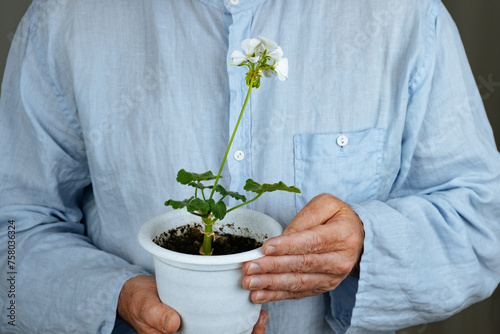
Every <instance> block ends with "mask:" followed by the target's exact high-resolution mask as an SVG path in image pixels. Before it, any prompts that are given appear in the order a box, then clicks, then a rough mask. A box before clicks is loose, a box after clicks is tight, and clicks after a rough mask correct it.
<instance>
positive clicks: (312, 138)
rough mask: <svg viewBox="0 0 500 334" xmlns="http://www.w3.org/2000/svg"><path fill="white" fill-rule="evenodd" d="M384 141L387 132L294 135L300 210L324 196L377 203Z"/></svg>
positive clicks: (366, 131) (372, 130) (297, 197)
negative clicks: (373, 200)
mask: <svg viewBox="0 0 500 334" xmlns="http://www.w3.org/2000/svg"><path fill="white" fill-rule="evenodd" d="M384 138H385V130H384V129H369V130H364V131H359V132H343V133H327V134H309V133H306V134H297V135H295V136H294V153H295V184H296V186H297V187H298V188H299V189H300V190H301V191H302V193H301V194H297V195H296V201H297V203H296V204H297V210H300V209H301V208H302V207H303V206H304V205H305V204H307V202H308V201H310V200H311V199H312V198H313V197H315V196H316V195H318V194H321V193H329V194H332V195H334V196H337V197H339V198H340V199H341V200H343V201H345V202H347V203H352V204H354V203H361V202H364V201H368V200H371V199H375V198H376V195H377V191H378V187H379V184H380V168H381V165H382V157H383V144H384Z"/></svg>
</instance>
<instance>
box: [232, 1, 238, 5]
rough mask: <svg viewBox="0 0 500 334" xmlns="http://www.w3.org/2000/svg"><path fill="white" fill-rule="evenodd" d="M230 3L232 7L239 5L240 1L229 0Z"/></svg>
mask: <svg viewBox="0 0 500 334" xmlns="http://www.w3.org/2000/svg"><path fill="white" fill-rule="evenodd" d="M231 3H232V4H233V5H237V4H239V3H240V0H231Z"/></svg>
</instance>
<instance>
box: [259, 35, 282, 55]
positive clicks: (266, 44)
mask: <svg viewBox="0 0 500 334" xmlns="http://www.w3.org/2000/svg"><path fill="white" fill-rule="evenodd" d="M259 38H260V40H261V42H260V44H259V50H258V51H259V53H262V52H264V50H267V53H268V54H269V52H270V51H271V50H273V49H274V48H277V47H278V43H276V42H275V41H273V40H271V39H268V38H265V37H262V36H259Z"/></svg>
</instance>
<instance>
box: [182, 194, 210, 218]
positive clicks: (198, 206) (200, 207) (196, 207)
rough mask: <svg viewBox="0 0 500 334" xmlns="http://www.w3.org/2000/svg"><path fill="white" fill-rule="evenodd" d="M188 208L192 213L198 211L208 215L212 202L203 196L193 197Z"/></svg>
mask: <svg viewBox="0 0 500 334" xmlns="http://www.w3.org/2000/svg"><path fill="white" fill-rule="evenodd" d="M186 209H187V210H188V211H189V212H191V213H198V214H200V215H202V216H206V215H208V214H209V213H210V204H209V203H207V201H204V200H202V199H201V198H193V199H192V200H191V201H189V203H188V205H187V206H186Z"/></svg>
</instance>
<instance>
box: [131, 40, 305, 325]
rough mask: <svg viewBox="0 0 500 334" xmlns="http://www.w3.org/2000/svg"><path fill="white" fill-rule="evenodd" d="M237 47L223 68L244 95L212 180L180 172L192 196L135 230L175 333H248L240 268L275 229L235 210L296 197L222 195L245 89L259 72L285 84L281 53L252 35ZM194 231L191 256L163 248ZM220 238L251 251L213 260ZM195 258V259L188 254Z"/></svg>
mask: <svg viewBox="0 0 500 334" xmlns="http://www.w3.org/2000/svg"><path fill="white" fill-rule="evenodd" d="M241 47H242V49H243V50H244V51H245V53H242V52H241V51H239V50H237V51H234V52H233V53H232V55H231V58H232V60H233V61H232V63H231V64H233V65H237V66H246V67H248V72H247V73H246V76H245V82H246V85H247V86H248V92H247V95H246V99H245V101H244V103H243V106H242V108H241V112H240V115H239V118H238V121H237V123H236V125H235V128H234V130H233V133H232V136H231V137H230V140H229V143H228V145H227V149H226V151H225V154H224V157H223V159H222V162H221V165H220V167H219V171H218V173H217V175H215V174H213V173H212V172H211V171H208V172H203V173H193V172H187V171H185V170H184V169H181V170H180V171H179V172H178V174H177V178H176V180H177V181H178V182H179V183H181V184H182V185H187V186H190V187H193V188H194V195H193V196H191V197H190V198H187V199H184V200H172V199H170V200H168V201H166V202H165V205H166V206H170V207H172V208H173V209H178V210H172V211H169V212H167V213H165V214H163V215H160V216H158V217H155V218H153V219H151V220H150V221H148V222H146V223H145V224H144V226H143V227H142V228H141V230H140V232H139V242H140V244H141V245H142V246H143V247H144V248H145V249H146V250H147V251H149V252H150V253H152V254H153V255H154V265H155V275H156V281H157V286H158V294H159V296H160V299H161V300H162V301H163V302H164V303H166V304H168V305H169V306H171V307H173V308H174V309H176V310H177V311H178V312H179V314H180V316H181V319H182V324H181V331H180V332H181V333H185V334H190V333H196V334H198V333H217V334H220V333H228V334H229V333H230V334H233V333H234V334H237V333H250V332H251V331H252V327H253V325H254V324H255V323H256V322H257V319H258V317H259V312H260V308H261V306H260V305H257V304H253V303H252V302H251V301H250V298H249V292H248V291H245V290H244V289H243V288H242V287H241V279H242V276H243V274H242V272H241V266H242V264H243V262H246V261H250V260H253V259H256V258H259V257H261V256H263V254H262V252H261V250H260V248H255V247H258V246H259V245H262V243H263V242H264V241H265V239H266V238H270V237H274V236H277V235H280V234H281V232H282V227H281V225H280V224H279V223H278V222H276V221H275V220H274V219H272V218H271V217H269V216H266V215H264V214H262V213H259V212H256V211H252V210H247V209H240V208H241V207H243V206H245V205H247V204H249V203H252V202H253V201H255V200H257V199H258V198H259V197H260V196H262V195H263V194H264V193H266V192H272V191H278V190H279V191H288V192H295V193H299V192H300V190H299V189H297V188H295V187H293V186H290V187H289V186H287V185H285V184H284V183H283V182H281V181H280V182H277V183H273V184H260V183H257V182H255V181H254V180H252V179H248V180H247V181H246V184H245V186H244V190H246V191H247V192H251V193H253V194H255V195H254V197H253V198H251V199H247V198H246V196H244V195H242V194H240V193H238V192H234V191H230V190H226V189H225V188H224V187H223V186H222V185H221V184H220V183H219V181H220V179H221V174H222V170H223V168H224V165H225V162H226V159H227V156H228V153H229V151H230V148H231V144H232V142H233V139H234V137H235V134H236V132H237V130H238V126H239V124H240V121H241V119H242V116H243V113H244V111H245V108H246V105H247V103H248V100H249V97H250V93H251V91H252V89H253V88H259V87H260V81H261V77H262V74H264V76H266V77H271V76H274V75H276V76H277V77H278V79H279V80H281V81H283V80H286V79H287V75H288V60H287V59H286V58H283V51H282V49H281V47H280V46H278V45H277V43H276V42H274V41H272V40H269V39H266V38H263V37H259V39H256V38H253V39H246V40H244V41H243V42H242V43H241ZM228 197H231V198H233V199H235V200H236V201H239V202H241V203H240V204H238V205H236V206H234V207H230V208H228V207H227V205H226V203H225V202H224V200H225V199H226V198H228ZM237 209H239V210H237ZM193 216H195V217H197V220H198V224H196V222H194V221H193ZM215 223H217V224H215ZM186 231H190V232H189V233H187V232H186ZM196 232H198V235H199V238H200V239H201V240H199V241H198V245H201V246H200V247H199V249H196V248H194V250H191V251H188V252H189V253H191V254H185V253H181V252H179V250H178V249H175V248H173V249H167V248H168V247H169V246H167V245H166V244H165V243H168V242H169V240H172V239H175V238H178V237H180V238H184V237H186V235H187V234H196ZM222 234H233V235H234V234H236V235H237V236H238V237H242V238H247V239H248V238H250V237H251V238H252V240H253V242H254V246H253V247H252V246H251V247H250V248H253V249H248V250H246V251H243V252H240V253H236V254H232V253H231V252H230V253H229V254H225V255H216V254H217V252H216V253H214V248H215V249H217V247H218V245H217V244H216V242H215V243H214V241H216V240H217V239H218V238H220V236H221V235H222ZM181 243H186V241H185V240H183V241H181ZM195 243H196V242H195ZM238 243H241V242H240V241H238ZM214 244H215V246H214ZM166 247H167V248H166ZM192 247H196V246H192ZM182 252H184V251H182ZM197 252H199V254H193V253H197ZM200 255H201V256H200Z"/></svg>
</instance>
